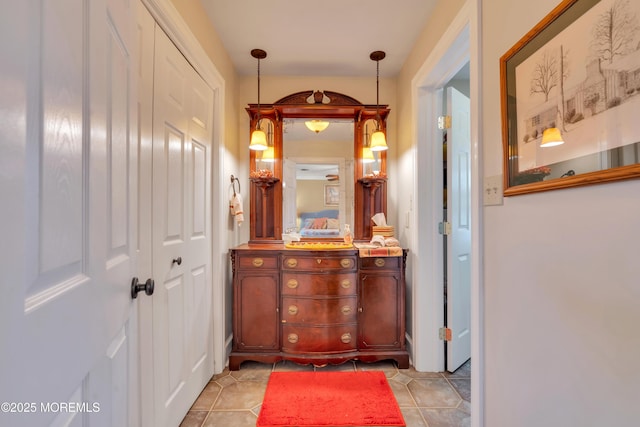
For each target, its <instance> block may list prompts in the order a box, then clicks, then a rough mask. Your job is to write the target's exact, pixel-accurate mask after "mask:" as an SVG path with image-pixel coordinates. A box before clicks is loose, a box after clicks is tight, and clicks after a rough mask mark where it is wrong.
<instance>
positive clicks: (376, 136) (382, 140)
mask: <svg viewBox="0 0 640 427" xmlns="http://www.w3.org/2000/svg"><path fill="white" fill-rule="evenodd" d="M385 56H386V54H385V53H384V52H383V51H381V50H376V51H375V52H371V55H369V58H371V60H372V61H376V130H375V132H373V134H371V143H370V144H369V147H370V148H371V151H384V150H386V149H388V148H389V147H388V146H387V137H386V136H385V134H384V132H382V131H381V130H380V111H379V104H380V102H379V96H380V61H381V60H383V59H384V57H385Z"/></svg>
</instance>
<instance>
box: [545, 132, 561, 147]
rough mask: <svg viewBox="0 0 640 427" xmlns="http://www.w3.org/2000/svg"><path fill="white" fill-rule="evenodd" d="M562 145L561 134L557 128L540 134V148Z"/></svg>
mask: <svg viewBox="0 0 640 427" xmlns="http://www.w3.org/2000/svg"><path fill="white" fill-rule="evenodd" d="M561 144H564V140H563V139H562V134H561V133H560V129H558V128H547V129H545V130H544V132H542V141H541V142H540V147H555V146H556V145H561Z"/></svg>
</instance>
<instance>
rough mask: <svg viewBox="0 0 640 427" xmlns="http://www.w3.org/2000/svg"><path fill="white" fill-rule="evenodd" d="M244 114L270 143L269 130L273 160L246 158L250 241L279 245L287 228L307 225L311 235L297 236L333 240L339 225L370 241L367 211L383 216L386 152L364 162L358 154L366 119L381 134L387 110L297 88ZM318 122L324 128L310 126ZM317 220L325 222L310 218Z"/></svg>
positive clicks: (367, 131) (369, 129)
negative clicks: (248, 176) (248, 182)
mask: <svg viewBox="0 0 640 427" xmlns="http://www.w3.org/2000/svg"><path fill="white" fill-rule="evenodd" d="M246 110H247V113H249V117H250V123H249V127H250V129H255V126H256V124H257V123H258V122H260V124H261V128H262V129H263V130H264V131H265V133H267V139H270V137H269V132H270V128H272V139H273V158H274V160H273V162H272V163H271V162H270V160H269V161H267V160H266V159H265V158H263V156H265V154H266V152H265V153H260V152H256V151H253V150H250V153H249V162H250V183H251V187H250V197H251V199H250V209H251V211H250V218H251V221H250V227H251V229H250V240H249V243H260V242H273V241H279V240H282V234H283V233H285V232H286V231H289V230H296V231H300V230H302V229H305V228H306V229H309V228H311V227H314V228H311V229H312V230H316V231H314V232H311V231H309V232H308V233H305V234H307V235H306V236H304V237H303V239H317V238H325V239H335V240H337V239H339V238H341V237H340V236H341V235H342V230H344V225H345V224H349V225H350V226H351V230H352V232H353V236H354V239H356V240H359V239H362V240H368V239H370V238H371V224H372V222H371V215H372V214H371V213H372V212H383V213H385V214H386V152H384V151H382V152H379V153H373V161H371V159H368V161H367V162H364V161H363V155H364V156H368V153H366V150H365V148H366V146H367V145H368V137H369V135H370V134H371V133H372V132H373V130H374V129H375V128H376V123H375V120H373V119H375V118H376V117H379V126H380V130H382V131H383V132H384V131H386V119H387V116H388V114H389V108H388V106H387V105H365V104H362V103H361V102H359V101H358V100H356V99H354V98H351V97H350V96H348V95H344V94H341V93H338V92H330V91H323V92H320V91H303V92H297V93H293V94H291V95H288V96H286V97H284V98H282V99H280V100H278V101H276V102H275V103H273V104H261V105H260V106H258V105H256V104H249V106H248V108H247V109H246ZM267 120H268V121H267ZM318 121H323V122H328V124H327V125H326V126H325V125H324V124H323V125H322V126H321V127H316V126H319V125H320V124H319V123H317V122H318ZM265 122H266V123H267V124H265ZM307 122H309V123H308V126H307ZM265 127H266V129H265ZM345 128H346V129H348V130H344V129H345ZM341 129H342V130H341ZM364 153H366V154H364ZM303 169H304V170H303ZM313 174H315V176H314V175H313ZM318 175H319V176H318ZM298 176H299V179H298ZM311 176H314V177H313V178H311ZM309 199H311V200H309ZM318 216H319V217H320V218H325V224H324V225H323V224H321V222H322V221H318V222H315V221H310V220H311V219H314V220H315V219H318ZM328 220H332V221H330V224H329V221H328ZM317 230H331V231H323V232H320V231H317Z"/></svg>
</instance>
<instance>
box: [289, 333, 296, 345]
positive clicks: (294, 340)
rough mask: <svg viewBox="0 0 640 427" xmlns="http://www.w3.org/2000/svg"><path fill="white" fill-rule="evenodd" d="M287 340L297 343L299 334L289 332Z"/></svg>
mask: <svg viewBox="0 0 640 427" xmlns="http://www.w3.org/2000/svg"><path fill="white" fill-rule="evenodd" d="M287 340H289V342H290V343H291V344H295V343H297V342H298V334H289V336H288V337H287Z"/></svg>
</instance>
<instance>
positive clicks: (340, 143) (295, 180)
mask: <svg viewBox="0 0 640 427" xmlns="http://www.w3.org/2000/svg"><path fill="white" fill-rule="evenodd" d="M306 123H309V124H310V126H311V128H310V127H308V126H307V125H306ZM314 125H320V126H321V127H318V128H315V130H314V128H313V126H314ZM321 128H322V130H319V129H321ZM353 140H354V122H353V120H352V119H323V120H320V119H315V118H305V119H302V118H297V119H286V120H285V121H284V128H283V148H282V158H283V164H282V169H283V173H282V176H283V180H282V210H283V213H282V219H283V225H282V227H283V230H284V232H285V233H289V232H293V231H295V232H298V233H299V234H300V236H301V237H303V238H314V239H316V238H320V239H327V238H337V237H340V236H342V231H343V230H344V225H345V224H349V225H350V227H351V229H352V230H353V227H354V224H353V185H352V183H353V181H354V180H353V152H354V150H353Z"/></svg>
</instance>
